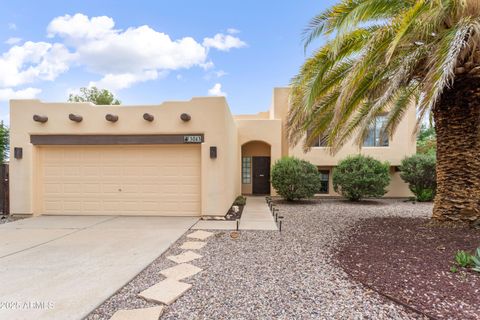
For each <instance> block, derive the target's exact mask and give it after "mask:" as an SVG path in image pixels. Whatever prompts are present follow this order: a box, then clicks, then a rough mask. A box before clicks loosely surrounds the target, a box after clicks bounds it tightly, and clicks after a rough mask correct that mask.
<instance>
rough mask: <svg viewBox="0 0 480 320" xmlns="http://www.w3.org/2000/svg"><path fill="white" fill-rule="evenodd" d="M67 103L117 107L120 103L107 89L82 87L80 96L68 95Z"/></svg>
mask: <svg viewBox="0 0 480 320" xmlns="http://www.w3.org/2000/svg"><path fill="white" fill-rule="evenodd" d="M68 102H91V103H93V104H96V105H119V104H121V101H120V100H118V99H117V98H115V96H114V95H113V93H111V92H110V91H108V90H107V89H98V88H97V87H89V88H86V87H82V88H80V94H72V93H71V94H70V96H69V97H68Z"/></svg>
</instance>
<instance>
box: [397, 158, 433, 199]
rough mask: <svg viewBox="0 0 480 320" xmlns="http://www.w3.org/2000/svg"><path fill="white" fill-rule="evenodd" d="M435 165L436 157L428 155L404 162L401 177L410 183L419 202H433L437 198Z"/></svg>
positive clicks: (406, 159) (401, 167) (409, 185)
mask: <svg viewBox="0 0 480 320" xmlns="http://www.w3.org/2000/svg"><path fill="white" fill-rule="evenodd" d="M435 165H436V159H435V156H434V155H428V154H416V155H413V156H411V157H408V158H405V159H403V160H402V164H401V166H400V177H401V178H402V179H403V181H405V182H406V183H408V187H409V188H410V191H412V193H413V194H414V195H415V197H416V198H417V201H421V202H422V201H432V200H433V198H435V191H436V189H437V179H436V172H435Z"/></svg>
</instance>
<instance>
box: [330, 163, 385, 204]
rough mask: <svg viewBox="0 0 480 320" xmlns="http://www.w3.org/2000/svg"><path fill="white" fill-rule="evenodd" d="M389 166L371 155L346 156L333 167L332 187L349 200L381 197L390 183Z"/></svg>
mask: <svg viewBox="0 0 480 320" xmlns="http://www.w3.org/2000/svg"><path fill="white" fill-rule="evenodd" d="M389 167H390V165H389V164H388V162H384V163H382V162H380V161H378V160H375V159H374V158H372V157H365V156H362V155H357V156H350V157H347V158H346V159H344V160H342V161H340V162H339V163H338V166H337V167H335V168H334V169H333V188H334V190H335V191H336V192H338V193H340V194H341V195H342V196H344V197H345V198H347V199H348V200H351V201H359V200H360V199H362V198H373V197H381V196H383V195H384V194H385V193H387V190H386V187H387V186H388V184H389V183H390V174H389Z"/></svg>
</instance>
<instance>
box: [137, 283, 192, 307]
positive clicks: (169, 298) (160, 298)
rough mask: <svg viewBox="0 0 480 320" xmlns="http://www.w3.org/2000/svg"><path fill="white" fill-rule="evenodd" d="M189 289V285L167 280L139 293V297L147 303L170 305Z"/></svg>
mask: <svg viewBox="0 0 480 320" xmlns="http://www.w3.org/2000/svg"><path fill="white" fill-rule="evenodd" d="M191 287H192V285H191V284H189V283H184V282H180V281H177V280H175V279H171V278H167V279H165V280H163V281H160V282H159V283H157V284H156V285H153V286H151V287H150V288H148V289H147V290H145V291H142V292H140V294H139V296H140V297H142V298H144V299H145V300H148V301H152V302H157V303H163V304H166V305H170V304H171V303H173V302H175V300H177V299H178V297H180V296H181V295H182V294H184V293H185V292H186V291H187V290H188V289H190V288H191Z"/></svg>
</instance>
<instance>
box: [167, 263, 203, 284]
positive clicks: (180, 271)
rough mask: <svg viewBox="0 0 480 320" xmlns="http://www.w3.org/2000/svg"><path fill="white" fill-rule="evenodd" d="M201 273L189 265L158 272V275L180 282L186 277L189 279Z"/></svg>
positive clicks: (198, 269)
mask: <svg viewBox="0 0 480 320" xmlns="http://www.w3.org/2000/svg"><path fill="white" fill-rule="evenodd" d="M200 271H202V269H200V268H199V267H196V266H194V265H193V264H189V263H182V264H177V265H176V266H174V267H171V268H167V269H164V270H162V271H160V274H162V275H164V276H165V277H167V278H171V279H175V280H182V279H185V278H188V277H191V276H193V275H195V274H197V273H199V272H200Z"/></svg>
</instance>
